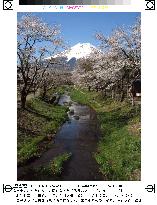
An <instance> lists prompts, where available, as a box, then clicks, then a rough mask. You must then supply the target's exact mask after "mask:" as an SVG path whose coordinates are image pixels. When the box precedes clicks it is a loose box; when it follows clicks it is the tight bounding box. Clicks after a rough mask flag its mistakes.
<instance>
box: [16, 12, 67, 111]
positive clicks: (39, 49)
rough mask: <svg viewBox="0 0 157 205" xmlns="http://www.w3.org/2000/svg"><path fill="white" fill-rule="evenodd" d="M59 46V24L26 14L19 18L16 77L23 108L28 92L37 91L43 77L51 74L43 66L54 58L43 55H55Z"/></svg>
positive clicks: (61, 40) (60, 41)
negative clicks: (51, 23)
mask: <svg viewBox="0 0 157 205" xmlns="http://www.w3.org/2000/svg"><path fill="white" fill-rule="evenodd" d="M61 47H62V48H63V47H64V43H63V39H62V38H61V37H60V26H58V25H53V26H50V25H48V24H46V23H44V22H43V21H42V20H41V19H40V18H38V17H36V16H33V15H25V16H23V17H22V18H21V19H20V21H18V23H17V56H18V62H17V64H18V66H17V68H18V70H17V74H18V76H17V78H18V88H19V91H20V95H21V106H22V108H25V104H26V98H27V96H28V94H29V93H30V92H32V91H36V90H37V89H38V88H39V87H40V85H41V84H42V83H43V79H46V78H47V77H49V76H50V75H49V72H48V71H46V69H47V68H48V67H49V66H50V64H55V63H56V62H55V61H54V59H52V60H51V59H50V60H45V58H46V56H47V55H51V56H52V55H54V54H55V53H56V52H57V51H58V49H59V48H61Z"/></svg>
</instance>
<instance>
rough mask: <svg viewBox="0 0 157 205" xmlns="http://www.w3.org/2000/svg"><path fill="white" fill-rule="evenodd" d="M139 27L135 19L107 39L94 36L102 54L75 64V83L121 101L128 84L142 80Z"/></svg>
mask: <svg viewBox="0 0 157 205" xmlns="http://www.w3.org/2000/svg"><path fill="white" fill-rule="evenodd" d="M140 28H141V21H140V18H138V19H137V20H136V23H135V24H134V25H133V26H130V27H119V28H116V29H115V30H114V31H113V32H112V34H111V35H110V36H108V37H106V36H105V35H104V34H102V33H97V34H96V38H97V39H98V41H99V42H100V48H101V51H94V52H93V53H92V54H91V55H90V56H89V57H88V58H82V59H80V60H79V61H78V63H77V66H76V69H75V70H74V72H73V81H74V83H75V84H76V85H79V86H83V87H86V88H88V89H89V90H90V89H95V90H96V91H102V92H103V94H104V95H110V96H112V98H118V99H120V100H121V101H122V100H123V99H124V97H125V96H126V95H128V92H129V87H130V85H131V83H132V82H133V81H134V80H135V79H140V77H141V30H140Z"/></svg>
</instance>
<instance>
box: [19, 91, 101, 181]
mask: <svg viewBox="0 0 157 205" xmlns="http://www.w3.org/2000/svg"><path fill="white" fill-rule="evenodd" d="M40 103H41V104H40ZM28 107H29V109H31V111H32V109H33V112H34V113H38V118H42V120H43V116H45V117H46V119H44V120H43V121H42V122H41V121H40V123H39V124H38V123H36V124H37V125H39V126H38V129H41V128H42V131H43V132H44V133H47V134H48V136H50V133H55V132H56V130H57V129H58V127H59V125H60V124H61V122H63V121H64V120H65V119H67V118H66V115H65V111H66V112H67V110H69V111H68V120H66V122H65V123H64V124H63V125H62V126H61V127H60V129H59V130H58V131H57V132H56V134H55V136H54V135H53V137H52V138H51V139H50V140H51V141H52V142H53V143H52V144H51V147H49V149H48V150H47V151H46V152H43V153H42V154H40V157H39V158H36V159H34V160H32V161H31V162H29V163H28V164H27V165H25V166H24V165H23V166H21V167H19V168H18V180H64V181H65V180H68V181H70V180H76V181H78V180H91V181H93V180H104V177H103V175H102V174H101V173H100V171H99V167H98V164H97V163H96V160H95V158H94V153H95V152H96V147H97V143H98V139H99V136H100V135H99V126H98V123H97V116H96V112H95V111H94V110H93V109H92V108H90V107H88V106H87V105H81V104H78V103H76V102H72V101H71V99H70V96H69V95H67V94H62V96H61V97H60V99H59V102H58V105H56V106H55V107H54V106H52V105H49V104H47V103H44V102H41V101H40V100H39V99H33V100H32V101H30V102H29V103H28ZM34 113H33V114H34ZM63 113H64V114H63ZM35 115H36V114H35ZM31 117H32V116H31ZM34 121H35V120H33V119H32V120H30V123H33V124H34ZM56 123H57V125H56ZM51 136H52V135H51ZM30 138H31V137H30ZM31 139H32V138H31ZM42 140H43V139H42ZM39 141H40V140H39ZM39 141H38V142H39ZM31 142H32V141H31ZM38 142H36V144H35V146H34V144H33V145H32V147H33V149H34V147H35V152H34V155H35V156H36V151H37V150H38V149H37V147H38V146H37V145H39V144H40V143H39V144H38ZM41 144H42V143H41ZM26 145H27V143H25V142H24V141H23V145H21V147H22V149H23V147H25V146H26ZM39 147H40V145H39ZM19 153H21V151H19ZM37 154H38V153H37ZM31 155H32V153H31V154H30V156H31ZM21 158H22V157H21ZM21 158H20V157H19V158H18V159H21Z"/></svg>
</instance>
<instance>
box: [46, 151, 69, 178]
mask: <svg viewBox="0 0 157 205" xmlns="http://www.w3.org/2000/svg"><path fill="white" fill-rule="evenodd" d="M71 155H72V154H71V153H64V154H62V155H59V156H57V157H55V158H54V159H53V160H52V161H51V162H50V170H51V171H52V173H53V174H54V175H59V174H61V172H62V169H63V164H64V162H66V161H67V160H69V158H70V157H71Z"/></svg>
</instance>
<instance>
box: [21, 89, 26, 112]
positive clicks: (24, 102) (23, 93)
mask: <svg viewBox="0 0 157 205" xmlns="http://www.w3.org/2000/svg"><path fill="white" fill-rule="evenodd" d="M26 98H27V93H26V91H25V89H24V88H23V90H22V92H21V107H22V108H23V109H24V108H25V107H26Z"/></svg>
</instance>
